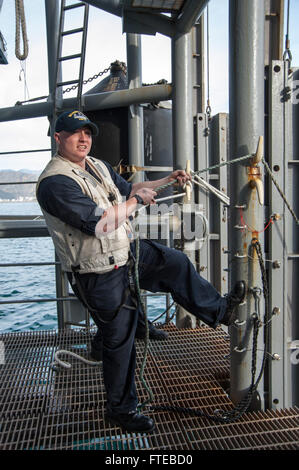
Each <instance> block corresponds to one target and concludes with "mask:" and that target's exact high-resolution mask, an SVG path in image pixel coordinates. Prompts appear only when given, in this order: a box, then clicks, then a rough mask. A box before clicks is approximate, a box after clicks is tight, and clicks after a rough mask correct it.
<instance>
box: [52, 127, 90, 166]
mask: <svg viewBox="0 0 299 470" xmlns="http://www.w3.org/2000/svg"><path fill="white" fill-rule="evenodd" d="M54 137H55V140H56V142H57V143H58V150H59V153H60V154H61V156H62V157H64V158H66V159H68V160H70V161H71V162H74V163H77V164H80V163H82V162H84V160H85V157H86V156H87V155H88V153H89V151H90V148H91V144H92V136H91V130H90V129H89V127H81V128H80V129H77V130H76V131H75V132H66V131H61V132H59V133H58V132H55V134H54Z"/></svg>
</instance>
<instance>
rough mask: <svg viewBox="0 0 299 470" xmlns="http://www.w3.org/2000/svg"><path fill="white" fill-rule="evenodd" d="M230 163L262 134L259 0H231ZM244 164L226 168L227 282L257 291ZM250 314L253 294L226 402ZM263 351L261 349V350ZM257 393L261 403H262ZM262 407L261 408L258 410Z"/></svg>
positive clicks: (239, 371)
mask: <svg viewBox="0 0 299 470" xmlns="http://www.w3.org/2000/svg"><path fill="white" fill-rule="evenodd" d="M229 16H230V44H229V54H230V55H229V57H230V70H229V72H230V81H229V83H230V158H231V159H233V158H236V157H241V156H243V155H247V154H249V153H254V152H255V151H256V147H257V143H258V138H259V136H263V135H264V27H265V24H264V23H265V5H264V0H252V1H250V2H246V1H238V0H230V12H229ZM249 171H251V170H249V162H248V163H247V162H246V163H242V164H237V165H232V167H231V168H230V197H231V207H230V219H229V242H230V247H229V250H230V262H231V269H230V281H231V286H233V285H234V284H235V282H236V281H240V280H242V279H244V280H245V281H246V283H247V284H248V287H249V288H253V287H259V288H261V275H260V270H259V265H258V259H257V257H256V256H255V259H253V260H252V259H250V258H248V257H247V256H248V255H249V254H251V256H252V253H250V250H249V247H250V244H251V241H252V238H253V236H258V238H259V240H260V242H261V243H262V244H263V240H262V234H260V235H258V234H257V232H256V233H255V234H252V233H251V232H250V231H249V230H247V229H246V228H245V230H244V229H243V228H241V225H242V223H241V221H240V209H239V208H240V207H241V210H243V213H244V218H245V220H246V223H247V224H248V225H249V226H250V227H253V228H254V229H255V230H257V231H258V230H261V229H262V228H263V207H261V206H260V205H259V203H258V201H257V194H256V189H252V188H251V186H250V184H249V174H248V173H249ZM254 311H255V305H254V299H253V296H252V295H247V298H246V304H245V303H243V304H242V305H240V306H239V308H238V314H239V320H240V321H241V322H242V323H241V324H239V326H236V327H235V326H234V327H232V328H231V331H230V334H231V391H230V393H231V398H232V401H233V402H234V403H237V402H239V401H240V400H241V399H242V398H243V397H244V396H245V395H246V393H247V391H248V389H249V385H250V381H251V355H252V352H251V349H252V321H251V314H252V313H253V312H254ZM261 349H262V347H261ZM263 398H264V397H263V392H261V401H263ZM261 406H263V405H261Z"/></svg>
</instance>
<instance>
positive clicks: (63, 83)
mask: <svg viewBox="0 0 299 470" xmlns="http://www.w3.org/2000/svg"><path fill="white" fill-rule="evenodd" d="M74 83H79V80H69V81H68V82H58V83H57V86H64V85H73V84H74Z"/></svg>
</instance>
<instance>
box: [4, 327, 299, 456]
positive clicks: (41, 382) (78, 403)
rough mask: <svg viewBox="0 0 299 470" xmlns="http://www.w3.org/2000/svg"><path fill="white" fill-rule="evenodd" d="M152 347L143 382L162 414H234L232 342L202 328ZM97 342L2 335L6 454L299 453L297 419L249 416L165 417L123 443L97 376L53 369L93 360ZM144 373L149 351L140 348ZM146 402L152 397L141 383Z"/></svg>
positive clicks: (79, 333)
mask: <svg viewBox="0 0 299 470" xmlns="http://www.w3.org/2000/svg"><path fill="white" fill-rule="evenodd" d="M166 329H167V330H168V331H169V338H168V340H166V341H163V342H159V341H156V342H153V341H151V343H150V350H149V353H148V358H147V368H146V380H147V383H148V385H149V386H150V387H151V388H152V390H153V393H154V396H155V401H156V403H157V404H166V403H169V404H172V405H179V406H187V407H193V408H201V409H202V410H204V411H206V412H208V413H212V412H213V411H214V410H215V409H217V408H221V409H229V408H231V407H232V403H231V401H230V399H229V397H228V395H227V393H226V392H225V389H226V388H227V386H228V380H229V361H228V359H226V358H225V356H226V355H227V354H228V350H229V341H228V337H227V336H226V334H225V332H224V331H223V330H221V329H220V328H218V329H217V330H216V331H214V330H212V329H210V328H207V327H201V328H197V329H195V330H189V329H188V330H177V329H176V328H175V326H174V325H168V326H167V327H166ZM90 338H91V335H90V334H89V333H87V332H86V331H84V330H78V329H75V330H74V329H73V330H67V331H64V332H55V331H43V332H23V333H11V334H2V335H0V341H3V343H4V346H5V361H4V364H3V365H0V374H1V383H0V401H1V404H0V418H1V419H0V449H1V450H21V449H34V450H43V449H51V450H59V449H60V450H63V449H79V450H87V449H95V450H195V449H205V450H222V449H226V450H228V449H250V450H254V449H288V450H289V449H299V409H298V408H293V409H289V410H282V411H271V410H268V411H266V412H254V413H247V414H246V415H244V416H243V417H242V418H241V419H240V420H239V421H238V422H235V423H233V424H221V425H220V424H217V423H214V422H209V421H207V420H206V419H203V418H197V417H196V418H195V417H191V416H184V415H181V414H176V413H168V412H149V413H148V414H149V415H152V416H153V417H154V419H155V422H156V428H155V430H154V432H152V433H151V434H128V433H121V431H120V429H119V428H117V427H115V426H108V425H107V424H106V423H105V421H104V400H105V391H104V387H103V381H102V371H101V366H100V367H92V366H87V365H85V364H83V363H82V362H79V361H77V360H76V359H72V358H69V357H68V358H67V360H68V361H70V362H72V365H73V366H72V368H71V369H70V370H66V369H61V370H59V371H53V370H52V369H51V368H49V366H50V364H51V362H52V361H53V359H54V354H55V351H56V350H57V349H67V350H70V351H73V352H77V353H78V354H80V355H82V356H84V357H86V358H87V357H88V349H89V344H90ZM136 345H137V365H138V367H139V365H140V364H141V360H142V357H143V342H142V341H140V340H138V341H136ZM138 373H139V370H138V368H137V389H138V393H139V397H140V400H144V399H146V398H147V394H146V392H145V390H144V389H143V387H142V385H141V384H140V382H139V376H138Z"/></svg>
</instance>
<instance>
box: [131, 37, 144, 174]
mask: <svg viewBox="0 0 299 470" xmlns="http://www.w3.org/2000/svg"><path fill="white" fill-rule="evenodd" d="M127 68H128V87H129V89H136V88H139V87H141V86H142V62H141V37H140V35H138V34H127ZM128 141H129V164H130V165H135V166H139V167H143V166H144V136H143V108H142V106H140V105H139V104H135V105H131V106H130V107H129V109H128ZM133 180H134V183H140V182H141V181H142V180H143V173H142V172H137V173H135V174H134V178H133Z"/></svg>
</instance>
